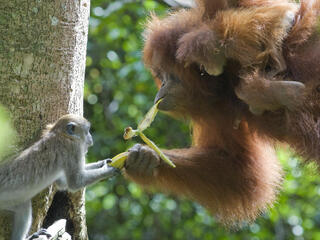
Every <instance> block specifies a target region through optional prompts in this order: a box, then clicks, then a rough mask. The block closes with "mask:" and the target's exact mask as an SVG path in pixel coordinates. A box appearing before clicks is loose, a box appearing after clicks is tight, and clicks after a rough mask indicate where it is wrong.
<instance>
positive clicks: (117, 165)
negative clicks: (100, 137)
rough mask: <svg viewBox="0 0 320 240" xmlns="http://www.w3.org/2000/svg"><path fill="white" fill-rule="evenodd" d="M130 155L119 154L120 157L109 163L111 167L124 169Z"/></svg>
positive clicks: (126, 153)
mask: <svg viewBox="0 0 320 240" xmlns="http://www.w3.org/2000/svg"><path fill="white" fill-rule="evenodd" d="M128 155H129V153H128V152H122V153H119V154H118V155H116V156H114V157H113V158H112V159H111V160H112V162H111V163H108V164H109V166H111V167H115V168H119V169H121V168H123V165H124V162H125V160H126V159H127V157H128Z"/></svg>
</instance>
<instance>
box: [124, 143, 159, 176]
mask: <svg viewBox="0 0 320 240" xmlns="http://www.w3.org/2000/svg"><path fill="white" fill-rule="evenodd" d="M128 152H129V156H128V158H127V160H126V162H125V165H124V167H125V170H126V173H127V174H128V175H129V176H133V177H134V176H137V177H144V176H145V177H152V176H154V174H155V171H156V168H157V167H158V166H159V165H160V161H161V159H160V157H159V156H158V154H157V153H156V152H155V151H154V150H153V149H151V148H150V147H148V146H144V145H141V144H136V145H134V146H133V147H132V148H130V149H129V150H128Z"/></svg>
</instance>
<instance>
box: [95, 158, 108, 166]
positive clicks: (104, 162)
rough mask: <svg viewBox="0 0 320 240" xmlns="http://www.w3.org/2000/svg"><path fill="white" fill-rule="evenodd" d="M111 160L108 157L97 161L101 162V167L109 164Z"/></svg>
mask: <svg viewBox="0 0 320 240" xmlns="http://www.w3.org/2000/svg"><path fill="white" fill-rule="evenodd" d="M109 161H110V162H111V159H110V158H107V159H103V160H100V161H98V162H97V163H98V164H99V167H104V166H105V165H107V163H108V162H109Z"/></svg>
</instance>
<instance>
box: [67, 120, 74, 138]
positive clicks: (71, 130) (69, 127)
mask: <svg viewBox="0 0 320 240" xmlns="http://www.w3.org/2000/svg"><path fill="white" fill-rule="evenodd" d="M75 129H76V125H75V123H73V122H71V123H68V124H67V133H68V134H70V135H74V131H75Z"/></svg>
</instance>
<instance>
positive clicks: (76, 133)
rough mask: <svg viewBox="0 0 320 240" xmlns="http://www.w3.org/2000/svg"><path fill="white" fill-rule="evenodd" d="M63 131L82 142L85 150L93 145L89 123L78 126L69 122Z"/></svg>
mask: <svg viewBox="0 0 320 240" xmlns="http://www.w3.org/2000/svg"><path fill="white" fill-rule="evenodd" d="M65 131H66V134H68V135H69V136H70V137H72V138H75V139H80V140H82V141H83V142H84V143H85V147H86V148H88V147H90V146H92V145H93V140H92V136H91V134H90V124H89V123H87V124H79V123H76V122H72V121H71V122H68V123H67V125H66V130H65Z"/></svg>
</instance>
